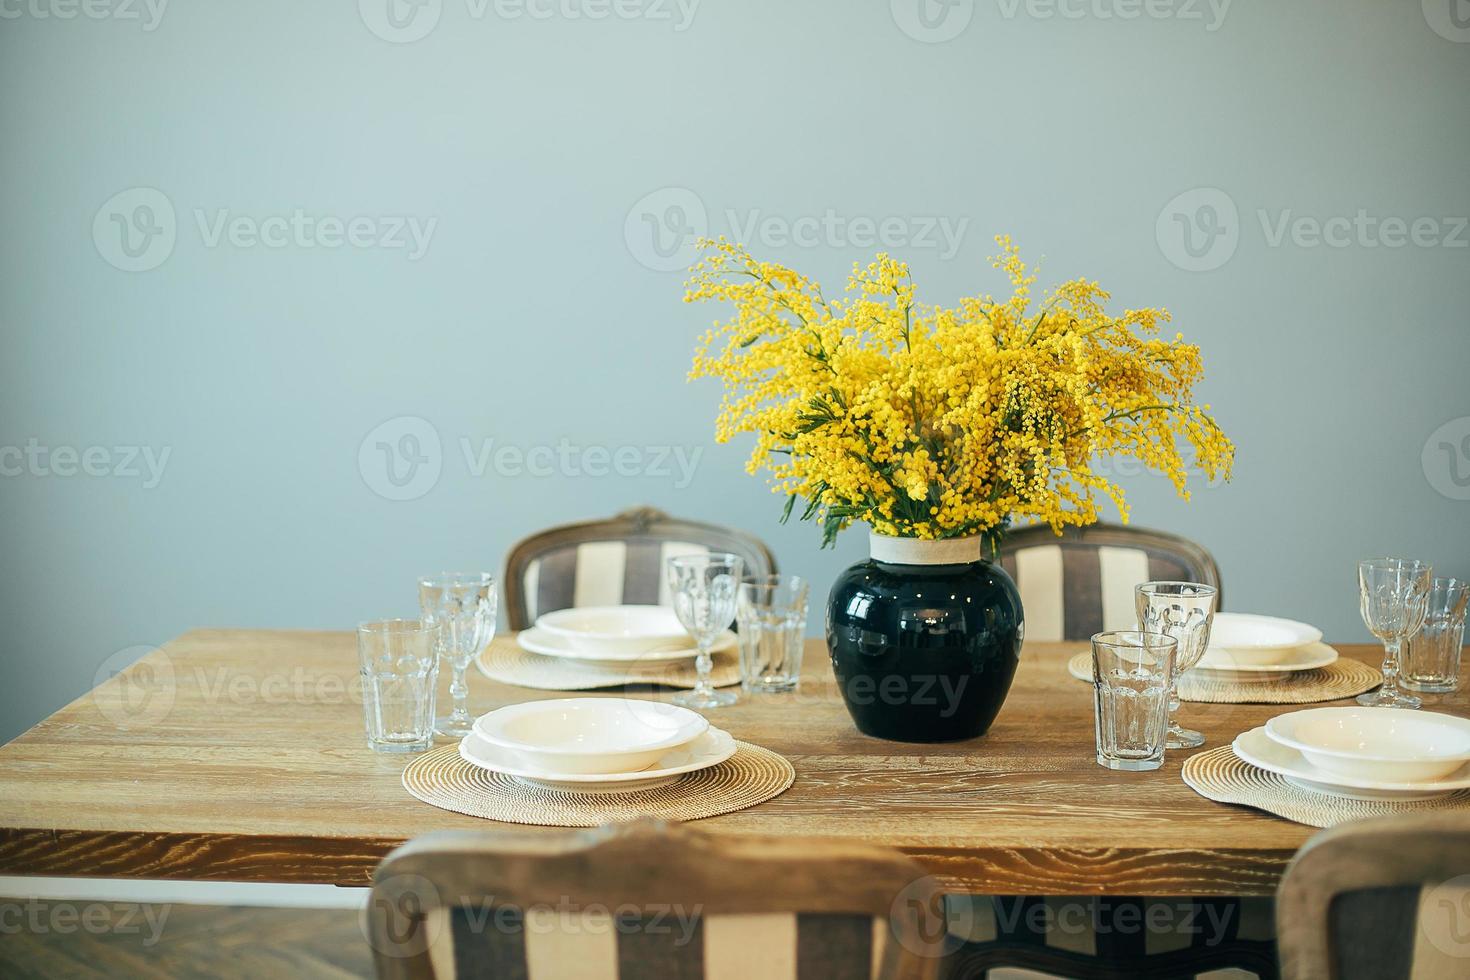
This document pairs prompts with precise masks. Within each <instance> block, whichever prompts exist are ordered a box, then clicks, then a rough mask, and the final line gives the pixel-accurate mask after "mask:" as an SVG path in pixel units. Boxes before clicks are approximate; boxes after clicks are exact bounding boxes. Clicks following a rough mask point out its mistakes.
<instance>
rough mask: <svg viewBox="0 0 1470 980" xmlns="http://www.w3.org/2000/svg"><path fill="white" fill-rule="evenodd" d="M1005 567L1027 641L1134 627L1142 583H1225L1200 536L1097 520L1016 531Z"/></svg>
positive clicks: (1005, 546)
mask: <svg viewBox="0 0 1470 980" xmlns="http://www.w3.org/2000/svg"><path fill="white" fill-rule="evenodd" d="M1000 562H1001V566H1002V567H1003V568H1005V570H1006V571H1007V572H1009V573H1010V576H1011V578H1013V579H1015V580H1016V587H1017V588H1018V589H1020V590H1021V605H1022V607H1024V608H1025V610H1026V639H1028V640H1050V641H1055V640H1087V639H1090V638H1091V637H1092V634H1094V633H1098V632H1101V631H1102V630H1117V629H1134V628H1135V627H1136V625H1137V622H1138V620H1137V617H1136V616H1135V614H1134V610H1133V588H1134V586H1136V585H1138V584H1139V583H1140V582H1149V581H1185V582H1201V583H1203V584H1205V585H1213V586H1215V587H1216V588H1217V589H1218V588H1219V587H1220V569H1219V567H1218V566H1217V565H1216V564H1215V559H1214V558H1212V557H1211V556H1210V553H1209V552H1208V551H1206V550H1205V549H1204V548H1202V547H1200V546H1199V545H1197V544H1195V543H1194V542H1192V541H1190V540H1188V539H1186V538H1181V537H1178V536H1176V535H1173V534H1165V533H1163V532H1162V531H1148V530H1144V529H1142V528H1134V527H1123V526H1121V525H1117V524H1097V525H1094V526H1092V527H1086V528H1067V529H1066V530H1065V531H1063V533H1062V535H1061V537H1058V536H1057V535H1056V533H1055V532H1053V531H1052V529H1051V528H1050V527H1047V526H1041V527H1026V528H1021V529H1020V530H1017V531H1013V532H1011V533H1010V534H1009V535H1007V536H1006V539H1005V541H1004V542H1003V543H1002V544H1001V558H1000Z"/></svg>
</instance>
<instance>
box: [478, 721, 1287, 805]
mask: <svg viewBox="0 0 1470 980" xmlns="http://www.w3.org/2000/svg"><path fill="white" fill-rule="evenodd" d="M737 748H738V746H737V745H736V744H735V739H733V738H731V737H730V735H729V733H728V732H723V731H721V730H720V729H718V728H715V727H714V726H713V725H711V726H710V729H709V731H707V732H705V733H704V734H703V735H701V736H699V737H698V738H696V739H695V740H694V741H692V742H690V743H689V744H688V745H681V746H679V747H678V748H677V749H670V750H669V751H667V752H665V753H664V754H663V755H661V756H659V757H658V761H656V762H654V763H653V764H652V765H651V766H649V767H648V768H646V769H642V770H640V771H638V772H605V773H556V772H543V771H542V770H540V769H528V768H525V767H524V765H523V764H522V763H520V761H519V760H517V759H515V758H514V757H513V753H511V752H508V751H507V750H505V749H502V748H501V747H500V746H498V745H491V744H490V743H489V742H486V741H485V740H484V739H482V738H480V736H478V735H476V734H475V733H474V732H470V733H469V734H468V735H466V736H465V737H464V738H463V739H461V740H460V743H459V755H460V758H462V759H464V760H465V761H466V762H468V763H470V764H471V765H474V766H479V767H480V768H481V769H488V770H489V771H491V772H498V773H504V774H505V775H507V776H513V777H515V778H516V779H519V780H521V781H522V782H527V783H530V784H531V785H533V786H540V787H543V788H545V789H560V790H571V791H573V792H580V793H627V792H632V791H635V790H644V789H653V788H654V787H657V786H665V785H667V784H669V783H672V782H676V781H677V780H678V779H679V777H680V776H681V775H683V774H684V773H688V772H698V771H699V770H701V769H708V768H710V767H711V766H717V765H719V764H720V763H721V762H724V761H725V760H726V759H728V758H730V756H732V755H734V754H735V751H736V749H737ZM1278 748H1279V746H1278ZM1282 751H1283V752H1285V751H1290V750H1288V749H1282Z"/></svg>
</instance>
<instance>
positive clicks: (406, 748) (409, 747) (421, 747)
mask: <svg viewBox="0 0 1470 980" xmlns="http://www.w3.org/2000/svg"><path fill="white" fill-rule="evenodd" d="M367 745H368V748H370V749H372V750H373V751H374V752H384V753H387V754H389V755H401V754H404V753H408V752H427V751H428V750H429V749H432V748H433V747H434V740H433V738H421V739H416V740H414V741H411V742H408V741H404V742H385V741H382V740H380V739H379V740H374V739H371V738H370V739H368V740H367Z"/></svg>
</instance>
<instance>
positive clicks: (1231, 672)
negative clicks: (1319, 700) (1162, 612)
mask: <svg viewBox="0 0 1470 980" xmlns="http://www.w3.org/2000/svg"><path fill="white" fill-rule="evenodd" d="M1336 660H1337V651H1336V650H1334V649H1332V647H1330V646H1328V645H1327V644H1325V643H1323V642H1322V631H1321V630H1319V629H1317V628H1316V627H1315V626H1309V625H1307V624H1306V623H1298V622H1295V621H1294V620H1290V619H1278V618H1277V617H1275V616H1254V615H1250V614H1247V613H1223V612H1222V613H1216V614H1215V618H1214V624H1213V625H1212V626H1211V627H1210V646H1209V649H1208V650H1206V651H1205V655H1204V656H1203V657H1202V658H1200V661H1199V663H1198V664H1197V665H1196V666H1195V668H1194V670H1196V671H1199V674H1198V675H1197V676H1199V677H1200V678H1201V679H1202V680H1215V681H1229V682H1232V683H1237V684H1251V683H1266V682H1271V681H1285V680H1292V679H1294V678H1296V677H1299V676H1301V675H1303V674H1305V673H1306V672H1307V671H1312V670H1320V669H1322V668H1323V667H1328V666H1331V665H1332V664H1333V663H1334V662H1336Z"/></svg>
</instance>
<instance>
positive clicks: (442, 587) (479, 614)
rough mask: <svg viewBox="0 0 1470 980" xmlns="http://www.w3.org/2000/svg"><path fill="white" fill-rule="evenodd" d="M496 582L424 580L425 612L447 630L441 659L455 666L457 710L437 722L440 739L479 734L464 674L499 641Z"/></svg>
mask: <svg viewBox="0 0 1470 980" xmlns="http://www.w3.org/2000/svg"><path fill="white" fill-rule="evenodd" d="M495 607H496V593H495V577H494V576H493V575H491V574H490V573H489V572H441V573H439V574H438V575H430V576H426V577H424V578H421V579H419V612H420V613H421V614H422V615H423V617H424V619H427V620H433V621H434V622H437V623H439V624H440V625H442V626H443V628H444V636H443V641H444V643H443V646H442V648H441V649H440V651H439V655H440V657H442V658H443V660H444V662H445V663H446V664H448V665H449V670H450V682H449V696H450V697H451V698H452V699H453V700H454V708H453V710H452V711H450V713H449V714H447V715H445V716H443V717H441V718H436V719H434V730H435V731H436V732H438V733H439V734H440V735H449V736H452V737H454V738H463V737H464V736H466V735H468V734H469V733H470V732H472V731H474V727H475V719H474V718H473V717H472V716H471V715H470V710H469V704H468V698H469V693H470V689H469V687H468V686H467V685H466V684H465V682H464V672H465V669H466V668H467V667H469V665H470V664H471V663H472V662H473V661H474V659H475V657H477V656H479V655H480V651H481V650H483V649H485V647H486V646H488V645H489V643H490V641H491V640H492V639H494V638H495V612H496V608H495Z"/></svg>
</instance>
